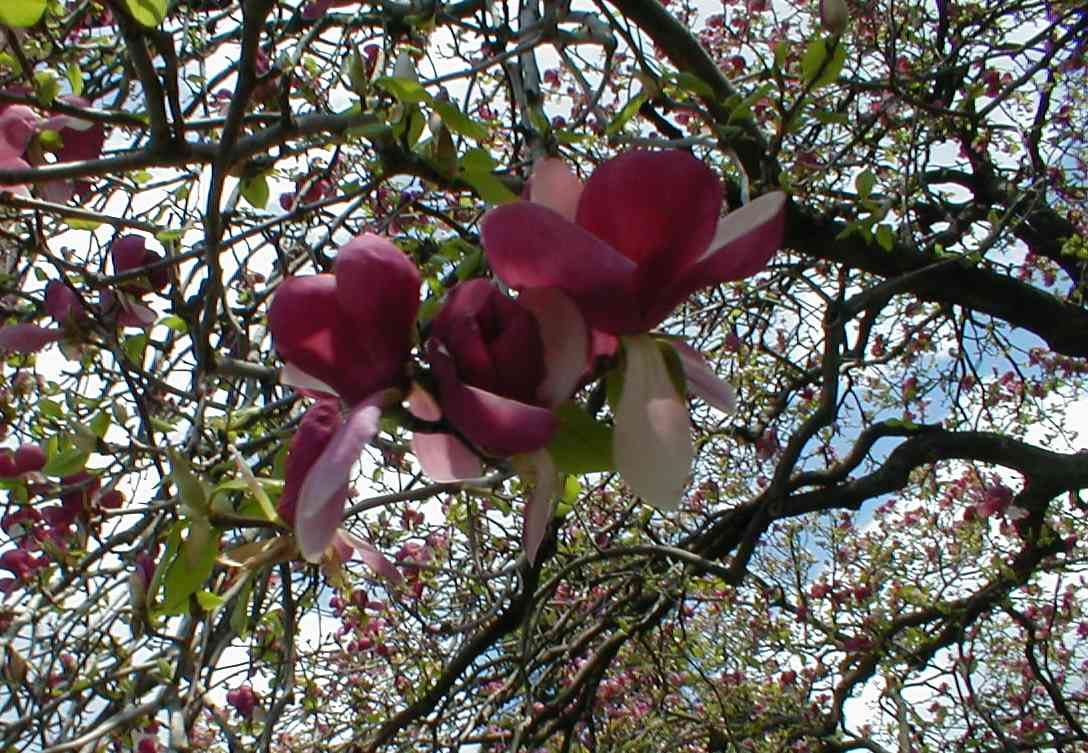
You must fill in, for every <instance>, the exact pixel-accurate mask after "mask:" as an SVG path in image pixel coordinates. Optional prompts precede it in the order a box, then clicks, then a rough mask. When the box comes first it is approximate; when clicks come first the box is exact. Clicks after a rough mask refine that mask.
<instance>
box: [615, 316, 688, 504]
mask: <svg viewBox="0 0 1088 753" xmlns="http://www.w3.org/2000/svg"><path fill="white" fill-rule="evenodd" d="M623 345H624V353H625V355H626V367H625V369H624V373H623V394H622V395H621V396H620V401H619V405H618V406H617V408H616V434H615V444H614V453H615V461H616V469H617V470H618V471H619V472H620V475H621V476H623V480H624V481H625V482H627V485H628V486H630V487H631V489H632V490H633V491H634V492H635V494H638V495H639V496H640V497H642V498H643V499H644V500H646V502H648V503H649V504H651V505H653V506H654V507H656V508H657V509H659V510H675V509H676V508H677V507H678V506H679V504H680V497H681V495H682V494H683V492H684V487H685V486H687V480H688V473H689V472H690V471H691V460H692V457H693V455H694V452H693V449H692V444H691V431H690V428H689V426H688V411H687V404H686V402H685V401H684V399H683V397H682V396H681V395H679V394H677V391H676V386H675V385H674V384H673V382H672V379H671V378H670V377H669V372H668V368H667V367H666V365H665V359H664V357H663V356H662V354H661V350H660V349H659V348H658V345H657V341H656V340H654V339H653V338H652V337H649V336H648V335H641V336H638V337H627V338H624V340H623Z"/></svg>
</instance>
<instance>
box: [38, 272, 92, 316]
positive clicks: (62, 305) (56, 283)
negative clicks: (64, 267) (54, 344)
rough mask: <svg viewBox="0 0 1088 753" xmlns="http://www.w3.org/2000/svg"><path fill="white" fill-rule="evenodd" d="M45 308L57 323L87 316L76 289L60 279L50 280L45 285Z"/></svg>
mask: <svg viewBox="0 0 1088 753" xmlns="http://www.w3.org/2000/svg"><path fill="white" fill-rule="evenodd" d="M45 310H46V312H48V314H49V316H51V317H53V319H55V320H56V322H57V324H67V323H68V322H74V321H79V320H81V319H86V318H87V314H86V312H84V311H83V308H82V306H81V305H80V303H79V296H78V295H76V291H74V290H72V289H71V288H70V287H68V286H67V285H66V284H64V283H63V282H61V281H60V280H50V281H49V284H48V285H46V286H45Z"/></svg>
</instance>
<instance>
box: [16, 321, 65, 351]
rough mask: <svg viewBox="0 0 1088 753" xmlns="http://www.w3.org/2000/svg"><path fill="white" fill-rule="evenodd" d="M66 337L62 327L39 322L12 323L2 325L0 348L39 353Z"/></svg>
mask: <svg viewBox="0 0 1088 753" xmlns="http://www.w3.org/2000/svg"><path fill="white" fill-rule="evenodd" d="M62 337H64V331H63V330H60V329H48V328H46V327H39V326H38V325H37V324H10V325H8V326H6V327H0V350H7V351H11V352H14V353H37V352H38V351H39V350H41V349H42V348H44V347H45V346H46V345H48V344H49V343H55V342H56V341H57V340H60V339H61V338H62Z"/></svg>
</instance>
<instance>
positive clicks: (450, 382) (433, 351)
mask: <svg viewBox="0 0 1088 753" xmlns="http://www.w3.org/2000/svg"><path fill="white" fill-rule="evenodd" d="M427 358H428V360H429V361H430V363H431V366H433V367H434V373H435V376H436V377H437V378H438V386H439V390H440V391H441V393H442V394H441V396H442V406H443V408H444V409H445V413H446V417H447V418H448V419H449V421H450V423H452V424H453V425H454V426H455V427H457V429H458V430H459V431H460V432H461V433H462V434H464V435H465V436H466V437H468V439H470V440H471V441H472V442H473V443H475V444H477V445H479V446H480V447H482V448H484V449H485V450H487V451H488V452H492V453H495V454H497V455H518V454H521V453H524V452H533V451H534V450H539V449H540V448H541V447H544V446H545V445H546V444H548V442H549V441H551V438H552V435H554V434H555V430H556V429H557V428H558V426H559V422H558V419H556V417H555V415H554V414H553V413H552V412H551V411H550V410H548V409H546V408H540V407H538V406H535V405H527V404H526V403H522V402H519V401H517V400H512V399H510V398H506V397H501V396H499V395H496V394H494V393H492V392H488V391H486V390H481V389H479V388H477V387H471V386H469V385H466V384H465V383H464V382H462V381H461V379H460V378H459V377H458V375H457V368H456V366H455V365H454V363H453V360H452V359H451V358H450V355H449V353H448V352H446V351H445V349H444V348H443V347H442V345H441V344H440V343H438V342H437V341H435V340H434V339H432V340H431V341H430V344H429V346H428V353H427Z"/></svg>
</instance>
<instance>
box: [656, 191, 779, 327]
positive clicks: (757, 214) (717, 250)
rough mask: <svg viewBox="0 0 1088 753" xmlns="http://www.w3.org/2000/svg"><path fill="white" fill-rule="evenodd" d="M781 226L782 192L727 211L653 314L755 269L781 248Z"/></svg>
mask: <svg viewBox="0 0 1088 753" xmlns="http://www.w3.org/2000/svg"><path fill="white" fill-rule="evenodd" d="M785 228H786V195H785V194H784V193H782V192H781V191H775V192H773V193H769V194H765V195H763V196H760V197H759V198H758V199H755V200H754V201H752V202H750V203H749V204H746V205H745V206H743V207H741V208H740V209H738V210H737V211H735V212H730V213H729V214H727V215H726V216H725V217H723V218H722V219H721V221H720V222H719V223H718V228H717V231H716V232H715V233H714V239H713V241H712V242H711V244H710V246H709V247H708V250H707V252H706V253H705V254H703V256H702V257H700V258H699V259H698V260H696V261H695V263H694V264H692V265H691V266H690V267H689V268H688V269H686V270H684V273H683V275H681V277H680V278H679V279H677V280H676V282H675V283H674V284H672V285H670V286H669V287H668V289H667V290H665V291H663V292H662V294H661V296H660V304H659V305H658V306H657V307H656V310H655V313H656V311H660V310H662V309H663V308H664V307H667V310H665V312H664V314H662V317H664V316H667V315H668V312H669V311H671V310H672V309H673V308H674V307H675V306H676V305H677V304H678V303H679V302H680V301H682V300H684V299H685V298H687V297H688V296H689V295H691V294H692V293H693V292H695V291H696V290H700V289H702V288H705V287H709V286H711V285H718V284H720V283H723V282H728V281H729V280H740V279H743V278H745V277H750V276H752V275H754V274H755V273H756V272H759V271H760V270H761V269H763V268H764V267H766V266H767V262H769V261H770V259H771V257H772V256H774V254H775V252H776V251H777V250H778V249H780V248H781V247H782V238H783V236H784V234H785Z"/></svg>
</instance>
